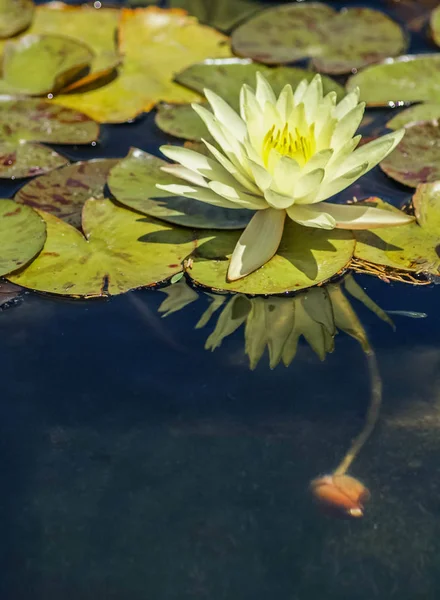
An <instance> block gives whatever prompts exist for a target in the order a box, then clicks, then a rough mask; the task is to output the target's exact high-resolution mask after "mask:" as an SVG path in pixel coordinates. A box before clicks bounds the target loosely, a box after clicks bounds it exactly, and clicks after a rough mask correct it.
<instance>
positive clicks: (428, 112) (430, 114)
mask: <svg viewBox="0 0 440 600" xmlns="http://www.w3.org/2000/svg"><path fill="white" fill-rule="evenodd" d="M434 119H440V103H438V104H432V103H426V104H416V105H415V106H411V107H410V108H407V109H406V110H403V111H402V112H399V114H397V115H396V116H395V117H393V118H392V119H391V120H390V121H388V123H387V127H388V128H389V129H400V128H401V127H406V126H408V125H412V124H414V123H422V122H424V121H433V120H434Z"/></svg>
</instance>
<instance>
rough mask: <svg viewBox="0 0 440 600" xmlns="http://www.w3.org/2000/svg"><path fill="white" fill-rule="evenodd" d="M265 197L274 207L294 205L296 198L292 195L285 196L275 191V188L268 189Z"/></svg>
mask: <svg viewBox="0 0 440 600" xmlns="http://www.w3.org/2000/svg"><path fill="white" fill-rule="evenodd" d="M264 197H265V199H266V201H267V203H268V204H269V205H270V206H272V207H273V208H278V209H283V208H287V207H288V206H292V204H293V201H294V199H293V198H292V196H285V195H283V194H279V193H278V192H275V191H274V190H273V189H268V190H266V191H265V192H264Z"/></svg>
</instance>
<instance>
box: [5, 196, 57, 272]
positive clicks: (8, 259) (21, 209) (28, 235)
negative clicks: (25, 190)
mask: <svg viewBox="0 0 440 600" xmlns="http://www.w3.org/2000/svg"><path fill="white" fill-rule="evenodd" d="M45 239H46V227H45V225H44V221H43V220H42V219H41V218H40V217H39V215H38V214H37V213H36V212H35V211H34V210H32V208H29V207H28V206H19V205H18V204H16V203H15V202H14V201H13V200H0V276H2V275H6V274H7V273H10V272H11V271H15V270H17V269H19V268H20V267H22V266H23V265H25V264H26V263H28V262H29V261H30V260H32V259H33V258H34V256H35V255H36V254H38V252H39V251H40V250H41V248H42V247H43V244H44V240H45Z"/></svg>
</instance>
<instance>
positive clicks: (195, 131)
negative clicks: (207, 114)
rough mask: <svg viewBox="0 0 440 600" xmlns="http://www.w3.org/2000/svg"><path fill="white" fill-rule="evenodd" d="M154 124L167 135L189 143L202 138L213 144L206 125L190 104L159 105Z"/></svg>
mask: <svg viewBox="0 0 440 600" xmlns="http://www.w3.org/2000/svg"><path fill="white" fill-rule="evenodd" d="M154 122H155V123H156V125H157V127H159V129H161V130H162V131H164V132H165V133H168V134H169V135H174V136H175V137H178V138H183V139H185V140H191V141H198V140H201V139H202V138H204V139H205V140H207V141H209V142H211V143H212V142H213V139H212V137H211V135H210V133H209V131H208V130H207V128H206V125H205V124H204V122H203V121H202V119H201V118H200V117H199V115H198V114H197V113H196V111H195V110H194V109H193V108H192V106H191V104H161V105H160V106H159V107H158V109H157V113H156V116H155V118H154Z"/></svg>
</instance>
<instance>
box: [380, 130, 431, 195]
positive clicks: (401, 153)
mask: <svg viewBox="0 0 440 600" xmlns="http://www.w3.org/2000/svg"><path fill="white" fill-rule="evenodd" d="M380 167H381V169H382V170H383V171H384V172H385V173H386V174H387V175H388V176H389V177H391V178H392V179H395V180H396V181H399V182H400V183H403V184H404V185H408V186H410V187H417V185H418V184H419V183H425V182H427V181H436V180H437V179H440V126H439V125H438V123H437V122H428V123H420V124H415V125H411V126H410V127H407V129H406V134H405V135H404V137H403V139H402V141H401V142H400V144H399V145H398V146H397V148H396V149H395V150H394V151H393V152H392V153H391V154H390V155H389V156H387V157H386V158H385V160H383V161H382V162H381V163H380Z"/></svg>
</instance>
